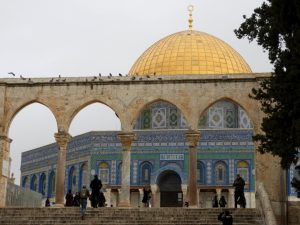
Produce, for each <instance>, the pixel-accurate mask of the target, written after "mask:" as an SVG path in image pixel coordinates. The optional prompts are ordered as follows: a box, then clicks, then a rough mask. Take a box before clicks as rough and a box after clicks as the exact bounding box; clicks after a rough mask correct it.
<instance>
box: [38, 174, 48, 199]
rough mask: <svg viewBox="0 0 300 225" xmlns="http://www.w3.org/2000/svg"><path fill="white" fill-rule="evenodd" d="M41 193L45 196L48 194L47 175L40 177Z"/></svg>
mask: <svg viewBox="0 0 300 225" xmlns="http://www.w3.org/2000/svg"><path fill="white" fill-rule="evenodd" d="M39 192H40V193H41V194H42V195H43V196H44V195H45V194H46V175H45V174H44V173H42V174H41V175H40V183H39Z"/></svg>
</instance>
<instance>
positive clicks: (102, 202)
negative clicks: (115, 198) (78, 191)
mask: <svg viewBox="0 0 300 225" xmlns="http://www.w3.org/2000/svg"><path fill="white" fill-rule="evenodd" d="M105 202H106V199H105V196H104V193H103V190H102V189H101V190H100V194H99V207H105Z"/></svg>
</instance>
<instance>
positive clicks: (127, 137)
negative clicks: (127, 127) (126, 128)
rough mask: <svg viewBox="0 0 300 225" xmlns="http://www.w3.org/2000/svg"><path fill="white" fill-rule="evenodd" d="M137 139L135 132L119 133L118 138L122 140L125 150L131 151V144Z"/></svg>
mask: <svg viewBox="0 0 300 225" xmlns="http://www.w3.org/2000/svg"><path fill="white" fill-rule="evenodd" d="M135 137H136V135H135V133H133V132H121V133H118V138H119V139H120V142H121V144H122V146H123V149H129V148H130V147H131V143H132V141H133V140H134V138H135Z"/></svg>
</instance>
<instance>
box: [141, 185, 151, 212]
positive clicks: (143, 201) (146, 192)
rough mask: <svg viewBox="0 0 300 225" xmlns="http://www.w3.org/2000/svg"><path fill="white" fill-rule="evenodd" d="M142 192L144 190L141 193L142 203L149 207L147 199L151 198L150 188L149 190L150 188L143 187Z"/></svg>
mask: <svg viewBox="0 0 300 225" xmlns="http://www.w3.org/2000/svg"><path fill="white" fill-rule="evenodd" d="M143 192H144V195H143V199H142V203H144V207H149V201H150V198H151V190H150V188H145V187H144V188H143Z"/></svg>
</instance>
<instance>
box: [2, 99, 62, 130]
mask: <svg viewBox="0 0 300 225" xmlns="http://www.w3.org/2000/svg"><path fill="white" fill-rule="evenodd" d="M34 103H37V104H40V105H42V106H44V107H46V108H47V109H48V110H49V111H50V112H51V114H52V115H53V117H54V119H55V122H56V127H57V128H58V119H57V118H58V116H57V113H56V111H55V110H53V109H52V108H51V107H50V106H49V105H47V104H46V103H44V102H42V101H38V100H30V101H27V102H24V103H22V104H20V105H19V106H17V107H16V109H14V110H13V111H12V112H11V113H10V114H8V116H7V120H6V122H7V124H6V125H5V126H4V127H5V131H4V133H7V134H8V132H9V128H10V126H11V123H12V121H13V120H14V118H15V117H16V115H17V114H18V113H19V112H20V111H22V110H23V109H24V108H26V107H27V106H30V105H32V104H34Z"/></svg>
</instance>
